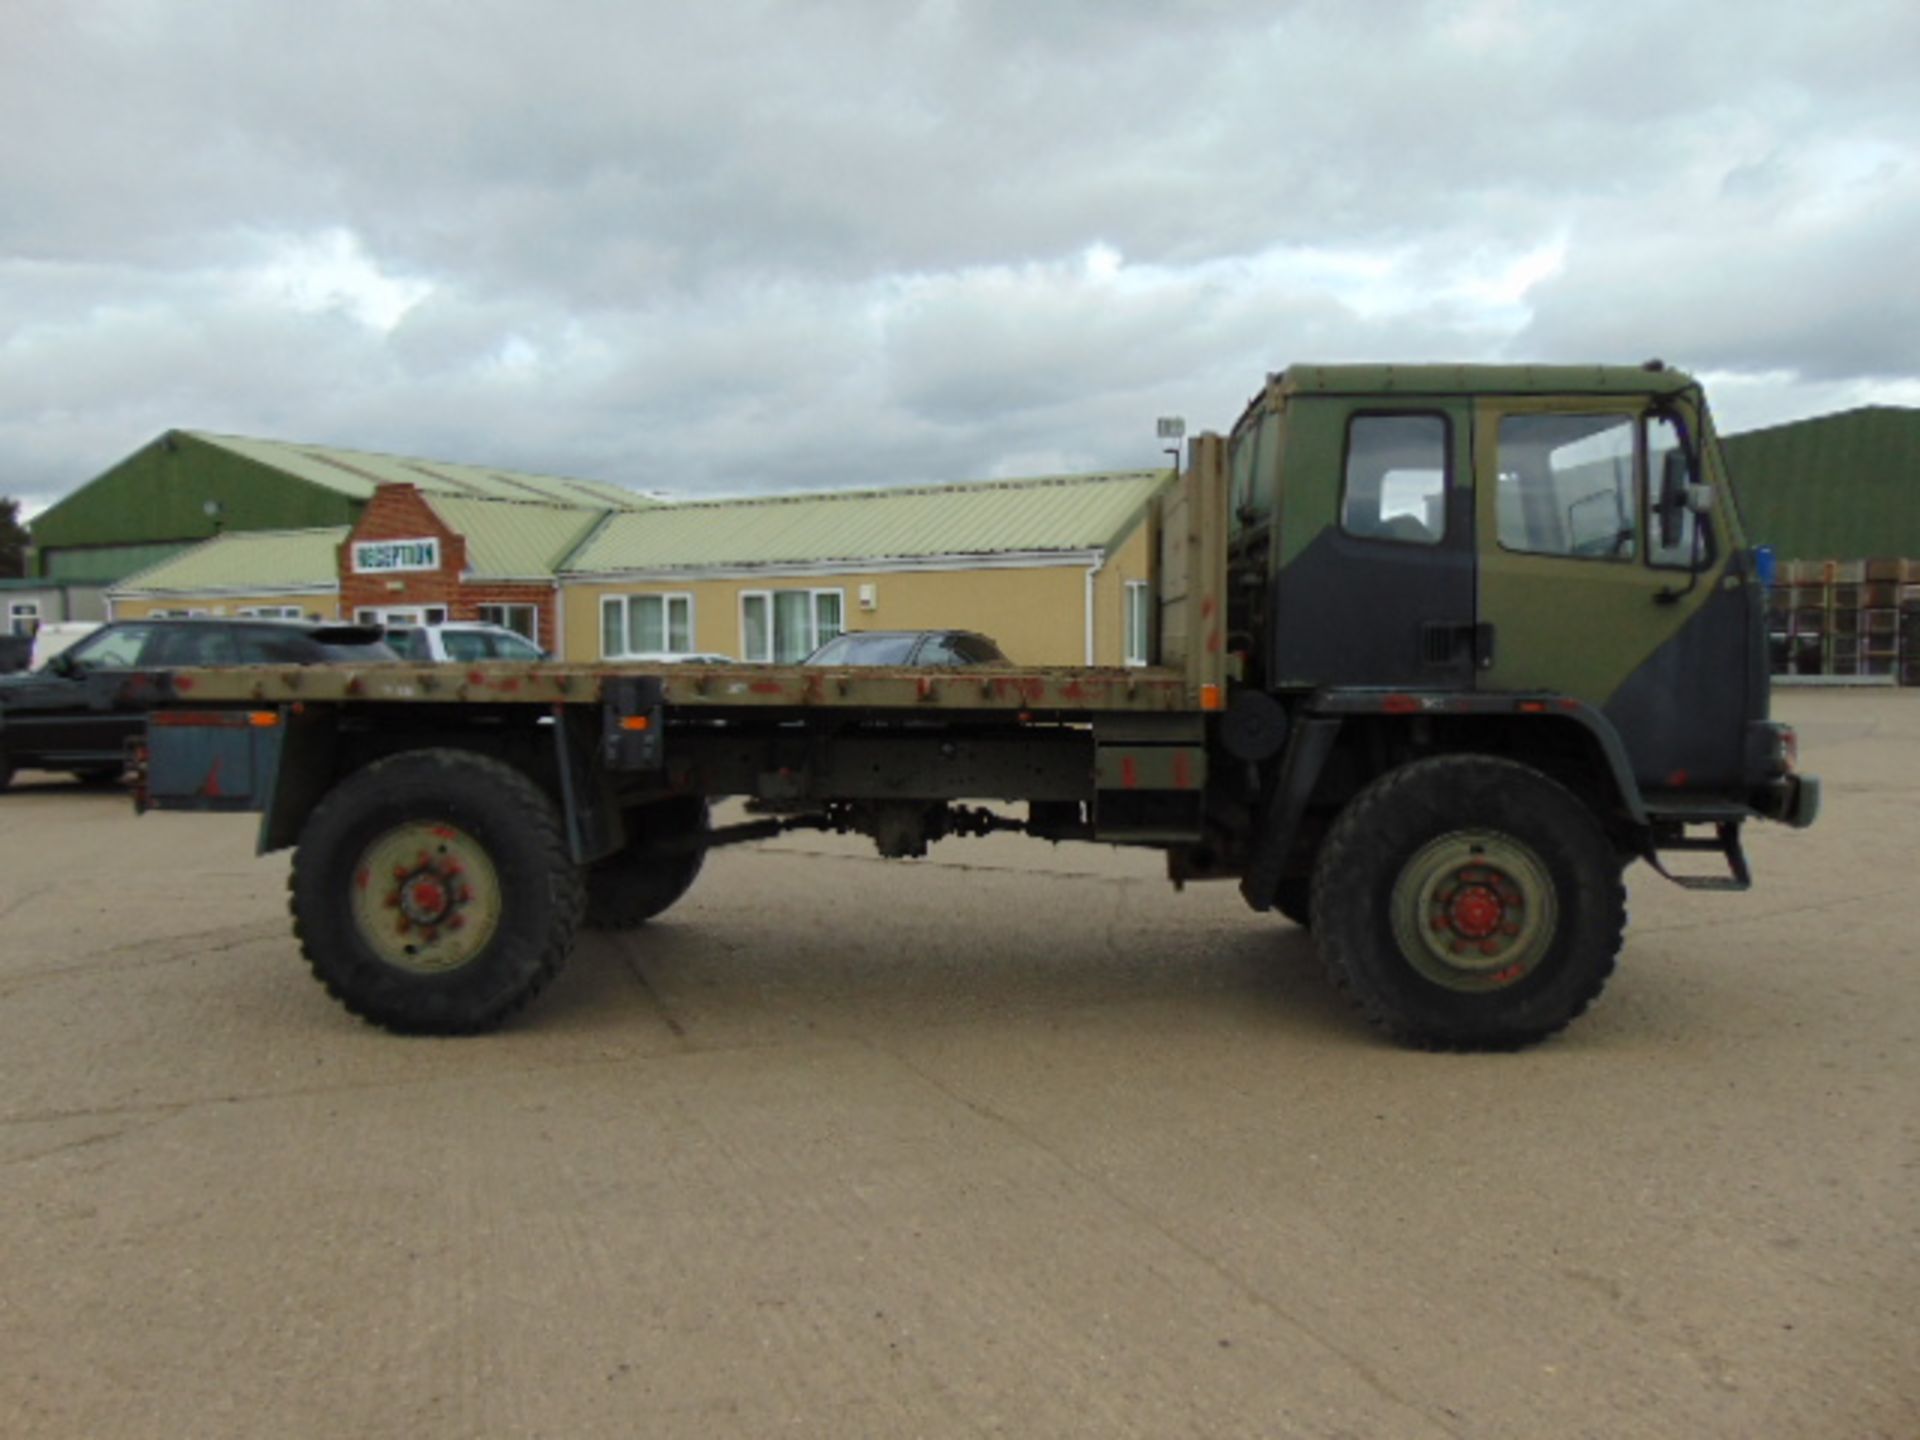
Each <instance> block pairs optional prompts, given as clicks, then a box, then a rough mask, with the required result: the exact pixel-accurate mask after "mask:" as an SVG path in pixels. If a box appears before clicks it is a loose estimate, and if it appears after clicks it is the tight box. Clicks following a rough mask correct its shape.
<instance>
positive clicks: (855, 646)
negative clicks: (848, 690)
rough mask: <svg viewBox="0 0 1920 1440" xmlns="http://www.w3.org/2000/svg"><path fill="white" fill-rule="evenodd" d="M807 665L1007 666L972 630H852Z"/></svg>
mask: <svg viewBox="0 0 1920 1440" xmlns="http://www.w3.org/2000/svg"><path fill="white" fill-rule="evenodd" d="M801 663H803V664H806V665H1006V664H1009V663H1011V662H1009V661H1008V659H1007V657H1006V656H1005V655H1003V654H1001V653H1000V647H999V646H998V645H996V644H994V643H993V641H991V640H989V639H988V638H987V637H986V636H985V635H981V634H978V633H976V632H975V631H972V630H849V631H848V632H847V633H846V634H844V635H836V636H834V637H833V639H831V640H829V641H827V643H826V644H824V645H822V646H821V647H820V648H819V649H818V650H815V651H814V652H813V653H812V654H811V655H809V656H808V657H807V658H806V659H805V660H804V661H803V662H801Z"/></svg>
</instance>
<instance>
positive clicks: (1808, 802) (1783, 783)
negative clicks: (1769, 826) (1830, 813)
mask: <svg viewBox="0 0 1920 1440" xmlns="http://www.w3.org/2000/svg"><path fill="white" fill-rule="evenodd" d="M1753 808H1754V809H1756V810H1758V811H1759V812H1760V813H1761V815H1763V816H1765V817H1766V818H1767V819H1769V820H1778V821H1780V822H1781V823H1782V824H1785V825H1791V826H1792V827H1793V828H1794V829H1796V830H1805V829H1806V828H1807V827H1808V826H1809V825H1811V824H1813V822H1814V821H1815V820H1818V819H1819V818H1820V777H1819V776H1818V775H1782V776H1781V777H1780V778H1779V779H1778V780H1776V781H1774V782H1773V783H1772V784H1771V785H1769V786H1768V787H1767V788H1766V789H1765V790H1762V791H1761V792H1760V793H1759V794H1758V795H1756V796H1755V797H1754V807H1753Z"/></svg>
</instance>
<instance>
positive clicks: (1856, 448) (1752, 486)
mask: <svg viewBox="0 0 1920 1440" xmlns="http://www.w3.org/2000/svg"><path fill="white" fill-rule="evenodd" d="M1720 444H1721V449H1722V452H1723V453H1724V454H1725V456H1726V460H1727V467H1728V469H1729V470H1730V471H1731V472H1732V474H1733V485H1734V490H1735V491H1736V492H1737V493H1738V495H1739V497H1740V514H1741V519H1742V521H1743V522H1744V525H1745V529H1746V532H1747V538H1748V539H1749V540H1750V541H1751V542H1752V543H1753V544H1756V545H1771V546H1773V549H1774V553H1775V554H1776V555H1778V556H1779V557H1780V558H1781V559H1782V560H1859V559H1866V558H1867V557H1869V556H1920V410H1910V409H1904V408H1901V407H1898V406H1891V405H1871V406H1867V407H1865V408H1863V409H1859V410H1844V411H1842V412H1840V413H1839V414H1837V415H1823V416H1820V417H1818V418H1817V419H1813V420H1799V421H1795V422H1793V423H1791V424H1787V425H1774V426H1770V427H1768V428H1767V429H1765V430H1749V431H1746V432H1745V433H1744V434H1740V435H1729V436H1727V437H1725V438H1724V439H1723V440H1722V441H1721V442H1720Z"/></svg>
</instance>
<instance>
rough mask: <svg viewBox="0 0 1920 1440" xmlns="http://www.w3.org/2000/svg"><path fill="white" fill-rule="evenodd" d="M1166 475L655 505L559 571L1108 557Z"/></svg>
mask: <svg viewBox="0 0 1920 1440" xmlns="http://www.w3.org/2000/svg"><path fill="white" fill-rule="evenodd" d="M1168 475H1169V472H1167V471H1164V470H1131V471H1123V472H1120V473H1116V474H1110V475H1061V476H1049V477H1046V478H1042V479H1035V480H999V481H976V482H973V483H971V484H963V485H938V486H923V487H914V488H905V489H898V490H844V491H835V492H832V493H829V494H802V495H778V496H767V497H753V498H748V499H741V500H716V501H706V502H702V503H697V504H680V505H670V506H661V507H658V508H656V509H652V510H645V511H639V512H635V513H630V514H621V515H614V516H611V517H609V518H608V520H607V521H606V523H605V524H604V525H602V526H601V527H600V529H599V530H598V531H596V532H595V533H594V534H593V535H592V536H591V537H590V538H589V539H588V540H587V542H586V544H584V545H582V546H581V547H580V549H579V550H578V551H577V552H576V553H575V554H574V555H573V557H572V558H571V559H570V560H568V561H567V562H566V564H565V565H564V566H563V567H562V569H563V570H564V571H565V572H566V573H569V574H593V573H598V572H604V571H628V570H632V571H646V572H652V571H662V570H698V569H733V568H740V569H748V568H759V567H778V566H781V565H819V564H825V563H830V562H833V561H842V560H844V561H874V560H907V559H918V558H928V557H933V556H942V555H955V556H980V555H1007V554H1031V553H1044V552H1048V551H1085V550H1104V549H1109V548H1111V547H1112V546H1114V545H1116V544H1118V543H1119V542H1120V541H1121V540H1123V539H1125V538H1126V536H1127V534H1128V533H1129V532H1130V531H1131V530H1132V529H1133V527H1134V526H1135V525H1136V524H1137V523H1138V522H1139V520H1140V517H1141V515H1142V514H1143V513H1144V511H1145V508H1146V505H1147V502H1148V500H1149V499H1151V498H1152V496H1153V494H1154V492H1155V491H1157V490H1158V489H1159V488H1160V487H1161V486H1162V485H1164V484H1165V483H1166V481H1167V479H1168Z"/></svg>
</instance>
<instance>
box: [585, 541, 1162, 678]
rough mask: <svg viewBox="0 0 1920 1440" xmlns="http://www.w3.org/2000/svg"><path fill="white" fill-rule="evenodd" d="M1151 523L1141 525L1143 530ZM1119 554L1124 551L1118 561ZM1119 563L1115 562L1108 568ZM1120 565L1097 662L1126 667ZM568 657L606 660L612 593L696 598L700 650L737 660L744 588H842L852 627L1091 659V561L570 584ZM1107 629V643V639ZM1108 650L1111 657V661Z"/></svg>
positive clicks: (1135, 550) (1136, 552) (1035, 655)
mask: <svg viewBox="0 0 1920 1440" xmlns="http://www.w3.org/2000/svg"><path fill="white" fill-rule="evenodd" d="M1144 529H1145V527H1144V526H1143V527H1142V531H1144ZM1150 553H1151V552H1150V548H1149V547H1148V546H1147V545H1146V544H1145V542H1144V540H1142V541H1140V542H1139V543H1138V544H1136V543H1135V540H1134V539H1132V538H1130V539H1129V540H1128V542H1127V543H1126V544H1125V545H1123V546H1122V547H1121V557H1125V556H1129V555H1131V556H1133V557H1134V559H1133V562H1132V563H1134V564H1135V565H1136V567H1137V568H1136V569H1135V570H1134V571H1133V573H1132V574H1131V575H1130V576H1127V577H1124V578H1134V579H1144V578H1145V576H1146V571H1147V560H1148V556H1149V555H1150ZM1116 558H1117V559H1118V558H1120V557H1116ZM1107 568H1108V569H1110V570H1112V569H1114V566H1111V565H1110V566H1108V567H1107ZM1121 578H1123V577H1121V576H1120V574H1119V572H1118V571H1116V572H1115V574H1114V575H1113V576H1111V577H1106V578H1105V579H1104V581H1102V582H1096V591H1097V592H1098V590H1099V586H1100V584H1102V583H1105V584H1107V585H1108V586H1109V587H1110V588H1112V590H1113V598H1112V603H1111V606H1110V607H1109V606H1106V605H1104V604H1102V603H1101V602H1100V601H1099V600H1098V598H1096V610H1097V612H1098V611H1104V610H1105V609H1108V608H1111V610H1112V615H1111V617H1108V618H1104V619H1103V618H1102V615H1101V614H1100V613H1096V616H1095V630H1096V647H1097V649H1096V655H1097V656H1098V657H1099V663H1102V664H1115V665H1117V664H1119V663H1120V633H1121V632H1120V625H1121V609H1120V607H1121V605H1122V601H1121V599H1120V590H1119V588H1118V586H1119V584H1120V580H1121ZM862 585H871V586H873V587H874V598H875V601H876V605H875V608H874V609H872V610H862V609H861V608H860V598H859V597H860V587H861V586H862ZM562 589H563V604H564V606H565V610H566V626H565V630H566V634H565V650H564V652H563V654H564V657H565V658H566V659H569V660H576V661H590V660H598V659H600V658H601V655H600V600H601V597H602V596H606V595H648V594H653V595H657V594H686V595H691V596H692V597H693V628H694V648H695V649H697V650H710V651H717V652H719V653H721V654H724V655H734V656H737V655H739V654H740V653H741V649H742V638H743V637H742V636H741V633H740V594H741V592H742V591H747V590H785V589H809V590H840V591H842V592H843V593H844V596H845V599H844V602H843V613H844V617H845V624H846V628H847V629H849V630H931V629H940V628H954V629H962V630H978V631H980V632H982V633H983V634H987V635H991V636H992V637H993V638H994V639H995V640H997V641H998V642H999V644H1000V648H1001V649H1002V650H1004V651H1006V652H1007V655H1008V657H1009V658H1010V659H1012V660H1013V661H1014V662H1015V663H1016V664H1021V665H1084V664H1085V663H1086V589H1087V569H1086V567H1085V566H1084V565H1051V566H1035V567H1031V568H1022V569H993V568H986V567H982V568H979V569H966V570H925V571H895V572H889V573H884V574H853V575H801V576H785V577H775V576H762V577H755V578H754V579H751V580H701V581H695V582H692V583H674V582H671V581H657V580H634V581H630V582H625V583H621V584H609V583H607V582H605V581H594V582H565V583H563V586H562ZM1101 635H1105V636H1106V639H1105V640H1104V641H1102V640H1101V639H1100V638H1099V637H1100V636H1101ZM1108 652H1110V653H1111V658H1108Z"/></svg>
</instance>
